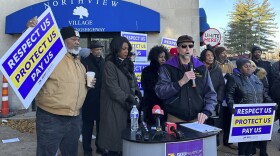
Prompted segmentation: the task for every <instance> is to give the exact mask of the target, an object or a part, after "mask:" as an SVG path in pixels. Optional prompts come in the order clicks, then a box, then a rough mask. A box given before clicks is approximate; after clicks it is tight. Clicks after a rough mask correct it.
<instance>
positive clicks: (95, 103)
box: [81, 54, 105, 121]
mask: <svg viewBox="0 0 280 156" xmlns="http://www.w3.org/2000/svg"><path fill="white" fill-rule="evenodd" d="M81 62H82V64H83V65H84V66H85V68H86V71H93V72H95V78H96V83H95V86H94V88H90V89H89V90H88V92H87V96H86V99H85V101H84V105H83V107H82V118H83V120H89V121H92V120H99V118H100V91H101V80H102V71H103V67H104V62H105V61H104V59H103V58H102V57H101V58H100V60H98V59H97V58H96V57H95V56H93V55H92V54H90V55H89V56H88V57H86V58H82V59H81Z"/></svg>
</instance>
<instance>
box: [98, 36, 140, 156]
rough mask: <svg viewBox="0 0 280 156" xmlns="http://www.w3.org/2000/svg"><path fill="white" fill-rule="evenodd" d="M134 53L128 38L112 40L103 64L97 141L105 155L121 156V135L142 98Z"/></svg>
mask: <svg viewBox="0 0 280 156" xmlns="http://www.w3.org/2000/svg"><path fill="white" fill-rule="evenodd" d="M131 50H132V46H131V44H130V42H129V41H128V40H127V38H125V37H116V38H113V40H112V41H111V43H110V54H109V55H108V56H107V57H106V62H105V64H104V69H103V75H102V76H103V77H102V85H101V86H102V87H101V98H100V101H101V104H100V125H99V140H98V145H99V147H100V148H102V149H105V151H106V153H104V154H102V155H103V156H119V155H122V139H121V133H122V131H123V130H124V129H125V128H127V127H128V122H127V121H128V119H129V112H130V110H131V108H132V105H134V104H136V105H139V99H141V93H140V90H139V87H138V85H137V81H136V77H135V74H134V64H133V62H132V61H131V60H130V55H131Z"/></svg>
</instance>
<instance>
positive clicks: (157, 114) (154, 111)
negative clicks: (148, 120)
mask: <svg viewBox="0 0 280 156" xmlns="http://www.w3.org/2000/svg"><path fill="white" fill-rule="evenodd" d="M152 114H153V115H154V117H155V118H156V125H157V126H156V130H157V131H161V126H160V117H161V116H162V115H164V112H163V110H162V109H161V108H160V106H159V105H154V107H153V109H152Z"/></svg>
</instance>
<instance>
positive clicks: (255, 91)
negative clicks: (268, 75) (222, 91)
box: [226, 72, 273, 109]
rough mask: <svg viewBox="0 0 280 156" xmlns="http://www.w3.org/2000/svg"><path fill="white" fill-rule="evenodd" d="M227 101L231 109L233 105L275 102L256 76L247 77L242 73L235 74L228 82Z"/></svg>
mask: <svg viewBox="0 0 280 156" xmlns="http://www.w3.org/2000/svg"><path fill="white" fill-rule="evenodd" d="M226 101H227V104H228V106H229V107H230V108H231V109H232V108H233V104H251V103H270V102H273V101H272V100H271V98H270V97H269V96H268V93H267V90H266V89H265V88H264V86H263V84H262V82H261V81H260V80H259V78H258V77H257V76H256V75H254V74H252V75H250V76H245V75H243V74H241V73H240V72H234V73H233V74H232V75H231V76H230V77H229V79H228V81H227V84H226Z"/></svg>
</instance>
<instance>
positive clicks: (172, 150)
mask: <svg viewBox="0 0 280 156" xmlns="http://www.w3.org/2000/svg"><path fill="white" fill-rule="evenodd" d="M165 149H166V152H165V153H166V154H165V155H166V156H183V155H186V156H187V155H193V156H203V140H202V139H199V140H193V141H187V142H173V143H166V146H165Z"/></svg>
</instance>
